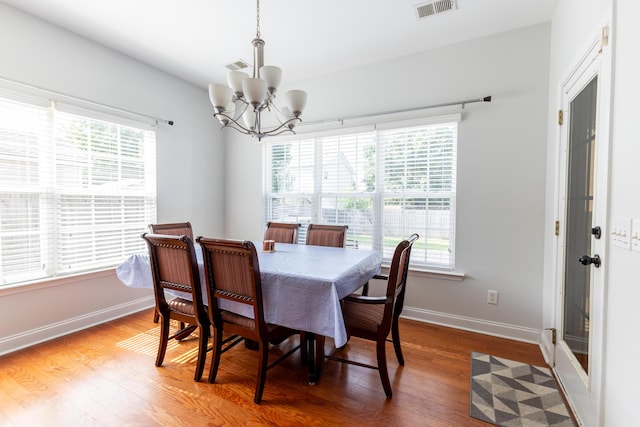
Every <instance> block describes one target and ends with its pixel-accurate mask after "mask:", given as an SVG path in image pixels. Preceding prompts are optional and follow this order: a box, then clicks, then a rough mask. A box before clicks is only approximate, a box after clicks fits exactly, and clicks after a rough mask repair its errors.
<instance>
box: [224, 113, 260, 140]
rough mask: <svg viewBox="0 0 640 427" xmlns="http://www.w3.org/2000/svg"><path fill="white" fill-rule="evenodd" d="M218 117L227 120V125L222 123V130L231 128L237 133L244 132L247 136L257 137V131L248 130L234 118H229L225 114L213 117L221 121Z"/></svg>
mask: <svg viewBox="0 0 640 427" xmlns="http://www.w3.org/2000/svg"><path fill="white" fill-rule="evenodd" d="M218 116H222V117H224V118H225V119H227V122H226V123H222V128H226V127H228V128H231V129H236V130H237V131H239V132H242V133H246V134H247V135H255V134H256V131H253V130H251V129H248V128H246V127H244V126H242V125H241V124H240V123H238V121H237V120H235V119H234V118H233V117H230V116H228V115H227V114H225V113H215V114H214V115H213V117H215V118H216V119H218V120H220V119H219V118H218Z"/></svg>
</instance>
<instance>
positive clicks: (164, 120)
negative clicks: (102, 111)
mask: <svg viewBox="0 0 640 427" xmlns="http://www.w3.org/2000/svg"><path fill="white" fill-rule="evenodd" d="M0 80H2V81H4V82H7V83H10V84H14V85H18V86H22V87H25V88H28V89H32V90H34V89H35V90H37V91H39V92H43V93H45V94H48V95H53V96H59V97H63V98H66V99H71V100H73V101H80V102H82V103H84V104H88V105H93V106H96V107H99V108H106V109H108V110H112V111H118V112H120V113H126V114H130V115H133V116H138V117H144V118H147V119H151V120H155V122H156V123H158V122H159V123H165V124H168V125H170V126H173V120H166V119H162V118H159V117H155V116H149V115H147V114H141V113H136V112H135V111H130V110H125V109H124V108H119V107H113V106H111V105H106V104H100V103H98V102H94V101H89V100H88V99H84V98H79V97H77V96H72V95H68V94H66V93H62V92H56V91H53V90H49V89H44V88H42V87H39V86H34V85H30V84H27V83H23V82H19V81H17V80H11V79H7V78H5V77H0Z"/></svg>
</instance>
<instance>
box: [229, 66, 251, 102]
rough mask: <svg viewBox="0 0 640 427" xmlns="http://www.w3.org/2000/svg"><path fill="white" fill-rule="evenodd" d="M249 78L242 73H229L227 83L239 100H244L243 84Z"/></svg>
mask: <svg viewBox="0 0 640 427" xmlns="http://www.w3.org/2000/svg"><path fill="white" fill-rule="evenodd" d="M248 78H249V75H248V74H247V73H244V72H242V71H237V70H232V71H229V72H228V73H227V83H228V84H229V87H230V88H231V89H232V90H233V92H234V93H235V95H236V96H237V97H238V98H242V96H243V92H242V82H243V81H244V80H245V79H248Z"/></svg>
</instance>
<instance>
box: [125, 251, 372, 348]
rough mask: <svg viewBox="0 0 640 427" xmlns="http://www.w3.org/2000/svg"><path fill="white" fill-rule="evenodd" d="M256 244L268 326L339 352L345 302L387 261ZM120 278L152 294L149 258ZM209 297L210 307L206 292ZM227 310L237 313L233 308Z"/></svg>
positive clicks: (364, 254) (129, 263)
mask: <svg viewBox="0 0 640 427" xmlns="http://www.w3.org/2000/svg"><path fill="white" fill-rule="evenodd" d="M254 244H255V245H256V248H257V251H258V262H259V264H260V278H261V280H262V294H263V299H264V309H265V317H266V321H267V322H269V323H273V324H276V325H282V326H287V327H290V328H293V329H298V330H303V331H308V332H313V333H316V334H320V335H324V336H328V337H332V338H333V339H334V341H335V345H336V346H337V347H341V346H342V345H344V344H345V343H346V342H347V333H346V330H345V327H344V320H343V318H342V310H341V308H340V299H342V298H344V297H345V296H347V295H349V294H350V293H352V292H354V291H355V290H357V289H358V288H360V287H361V286H362V285H363V284H364V283H366V282H367V281H368V280H369V279H371V278H372V277H373V276H374V275H375V274H378V273H379V272H380V263H381V261H382V255H381V254H380V253H379V252H376V251H367V250H362V249H350V248H330V247H324V246H307V245H291V244H286V243H276V251H275V252H272V253H265V252H262V251H261V250H260V248H261V247H262V242H254ZM196 254H197V257H198V265H199V267H200V276H201V279H202V281H203V282H204V275H203V269H202V253H201V251H200V249H199V247H198V246H197V245H196ZM116 274H117V276H118V278H119V279H120V280H121V281H122V282H123V283H124V284H125V285H127V286H130V287H135V288H153V279H152V276H151V267H150V264H149V257H148V255H147V254H136V255H132V256H130V257H129V258H127V259H126V260H125V261H124V262H123V263H122V264H120V265H119V266H118V267H117V268H116ZM203 286H204V283H203ZM203 289H204V287H203ZM204 294H205V301H207V299H206V292H205V293H204ZM181 296H183V295H181ZM222 308H224V309H229V310H233V311H237V310H236V309H234V307H230V306H224V305H223V306H222ZM240 314H244V315H252V313H246V312H245V313H240Z"/></svg>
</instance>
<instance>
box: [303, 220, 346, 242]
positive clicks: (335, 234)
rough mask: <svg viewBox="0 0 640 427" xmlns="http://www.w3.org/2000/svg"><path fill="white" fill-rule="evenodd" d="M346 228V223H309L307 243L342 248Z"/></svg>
mask: <svg viewBox="0 0 640 427" xmlns="http://www.w3.org/2000/svg"><path fill="white" fill-rule="evenodd" d="M348 228H349V226H347V225H328V224H309V226H308V227H307V245H315V246H331V247H334V248H344V246H345V243H346V241H347V229H348Z"/></svg>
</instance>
